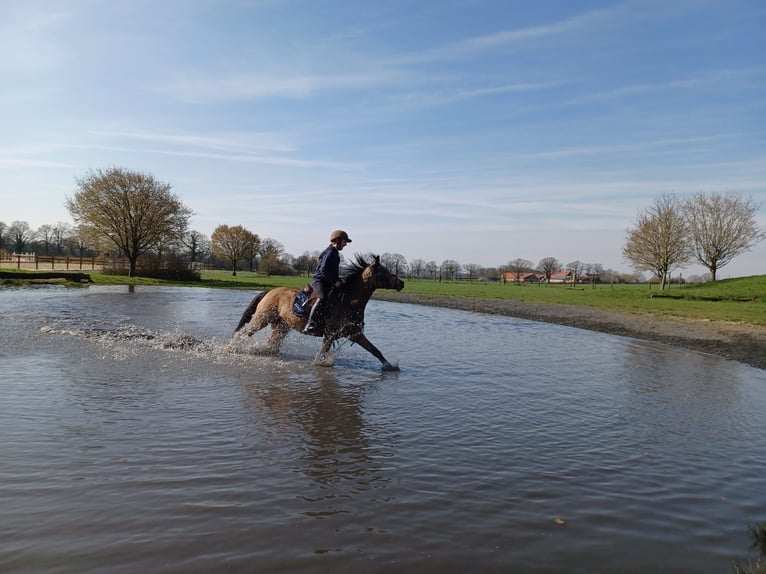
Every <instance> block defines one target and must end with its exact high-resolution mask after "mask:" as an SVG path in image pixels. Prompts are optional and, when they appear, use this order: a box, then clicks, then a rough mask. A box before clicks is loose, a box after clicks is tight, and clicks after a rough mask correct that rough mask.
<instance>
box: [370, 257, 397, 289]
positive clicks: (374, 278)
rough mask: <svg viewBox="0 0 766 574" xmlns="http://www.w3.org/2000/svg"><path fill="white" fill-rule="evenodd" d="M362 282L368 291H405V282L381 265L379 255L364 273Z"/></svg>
mask: <svg viewBox="0 0 766 574" xmlns="http://www.w3.org/2000/svg"><path fill="white" fill-rule="evenodd" d="M362 281H363V283H364V284H365V286H366V287H367V288H368V289H396V290H397V291H401V290H402V289H404V281H402V280H401V279H399V277H397V276H396V275H394V274H393V273H391V272H390V271H389V270H388V269H386V268H385V267H384V266H383V265H381V264H380V256H378V255H375V256H374V257H373V260H372V262H371V263H368V264H367V266H366V267H365V268H364V271H362Z"/></svg>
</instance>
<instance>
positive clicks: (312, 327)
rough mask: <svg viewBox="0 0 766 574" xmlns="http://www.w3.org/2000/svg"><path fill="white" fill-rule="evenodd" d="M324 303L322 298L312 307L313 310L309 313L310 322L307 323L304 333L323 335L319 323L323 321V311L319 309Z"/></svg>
mask: <svg viewBox="0 0 766 574" xmlns="http://www.w3.org/2000/svg"><path fill="white" fill-rule="evenodd" d="M321 305H322V300H321V299H320V300H319V301H317V302H316V304H315V305H314V306H313V307H312V308H311V312H310V313H309V322H308V323H307V324H306V327H304V329H303V333H304V334H306V335H321V334H322V329H321V327H320V325H319V323H321V315H322V312H321V310H320V309H319V307H320V306H321Z"/></svg>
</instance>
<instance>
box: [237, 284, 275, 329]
mask: <svg viewBox="0 0 766 574" xmlns="http://www.w3.org/2000/svg"><path fill="white" fill-rule="evenodd" d="M266 293H267V291H264V292H263V293H260V294H258V295H256V296H255V298H254V299H253V300H252V301H250V304H249V305H248V306H247V309H245V312H244V313H243V314H242V318H241V319H240V320H239V325H237V328H236V329H234V332H235V333H236V332H237V331H239V330H240V329H241V328H242V327H244V326H245V325H247V324H248V323H249V322H250V319H252V318H253V315H255V309H256V307H258V303H260V302H261V299H263V298H264V297H265V296H266Z"/></svg>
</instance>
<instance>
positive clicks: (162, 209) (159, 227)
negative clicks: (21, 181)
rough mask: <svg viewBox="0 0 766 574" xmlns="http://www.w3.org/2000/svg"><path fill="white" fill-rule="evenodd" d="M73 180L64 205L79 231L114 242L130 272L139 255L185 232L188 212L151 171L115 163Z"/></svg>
mask: <svg viewBox="0 0 766 574" xmlns="http://www.w3.org/2000/svg"><path fill="white" fill-rule="evenodd" d="M76 182H77V188H78V191H77V192H76V193H75V194H74V196H73V197H71V198H67V200H66V207H67V209H68V210H69V213H70V214H71V215H72V218H73V219H74V221H75V223H76V224H78V229H79V232H80V233H81V234H86V235H91V236H93V237H104V238H106V239H108V240H109V241H110V242H111V243H113V244H114V246H115V247H116V248H117V249H118V250H119V251H120V252H121V253H122V254H123V255H125V257H127V259H128V261H129V263H130V270H129V275H130V276H131V277H132V276H134V275H135V274H136V263H137V261H138V258H139V257H140V256H141V255H143V254H144V253H146V252H148V251H150V250H152V249H157V248H158V247H160V246H161V245H162V244H163V243H164V242H166V241H167V240H168V238H171V237H174V238H177V237H181V236H182V235H183V234H184V233H185V232H186V229H187V226H188V224H189V218H190V217H191V215H192V211H191V210H190V209H189V208H187V207H186V206H184V204H183V203H181V201H180V200H179V199H178V198H177V197H176V196H175V195H174V194H173V193H171V186H170V184H168V183H161V182H159V181H157V180H156V179H154V177H152V176H151V175H148V174H143V173H138V172H132V171H128V170H127V169H123V168H116V167H115V168H109V169H107V170H97V171H91V172H90V173H89V174H88V175H87V176H85V177H84V178H82V179H77V180H76Z"/></svg>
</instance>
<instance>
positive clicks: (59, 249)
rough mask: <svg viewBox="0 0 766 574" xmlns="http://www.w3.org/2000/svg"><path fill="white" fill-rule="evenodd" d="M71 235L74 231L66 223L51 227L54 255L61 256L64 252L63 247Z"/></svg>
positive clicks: (60, 222)
mask: <svg viewBox="0 0 766 574" xmlns="http://www.w3.org/2000/svg"><path fill="white" fill-rule="evenodd" d="M73 234H74V229H73V228H72V226H71V225H70V224H68V223H64V222H63V221H59V222H58V223H57V224H56V225H54V226H53V243H54V245H55V246H56V255H61V254H62V253H63V252H64V245H65V244H66V242H67V240H68V239H69V238H70V237H71V236H72V235H73Z"/></svg>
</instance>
